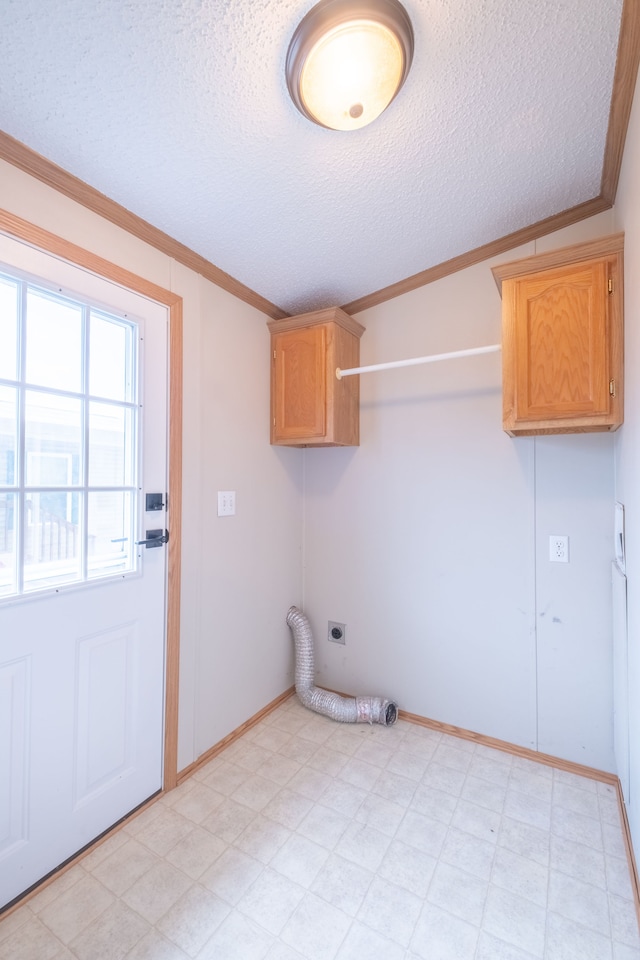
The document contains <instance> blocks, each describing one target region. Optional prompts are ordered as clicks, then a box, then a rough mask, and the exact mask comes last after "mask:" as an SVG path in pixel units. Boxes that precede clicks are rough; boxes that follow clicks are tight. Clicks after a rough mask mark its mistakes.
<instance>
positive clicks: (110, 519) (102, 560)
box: [88, 492, 134, 577]
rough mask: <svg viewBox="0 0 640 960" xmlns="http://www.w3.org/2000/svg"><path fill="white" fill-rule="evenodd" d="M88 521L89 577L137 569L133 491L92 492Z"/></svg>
mask: <svg viewBox="0 0 640 960" xmlns="http://www.w3.org/2000/svg"><path fill="white" fill-rule="evenodd" d="M88 496H89V524H88V566H89V577H100V576H102V577H104V576H108V575H109V574H110V573H121V572H122V571H124V570H132V569H133V566H134V564H133V558H134V547H133V519H134V517H133V499H132V494H131V493H124V492H113V493H90V494H88Z"/></svg>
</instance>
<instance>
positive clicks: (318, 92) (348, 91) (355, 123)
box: [286, 0, 413, 130]
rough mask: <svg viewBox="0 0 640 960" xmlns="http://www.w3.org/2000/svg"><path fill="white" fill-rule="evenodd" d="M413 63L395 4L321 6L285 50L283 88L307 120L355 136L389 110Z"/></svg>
mask: <svg viewBox="0 0 640 960" xmlns="http://www.w3.org/2000/svg"><path fill="white" fill-rule="evenodd" d="M412 57H413V29H412V27H411V21H410V20H409V17H408V15H407V12H406V10H405V9H404V7H403V6H402V4H401V3H399V2H398V0H321V2H320V3H318V4H316V6H315V7H313V8H312V9H311V10H310V11H309V13H308V14H307V15H306V16H305V17H304V18H303V19H302V20H301V21H300V23H299V24H298V27H297V29H296V31H295V33H294V35H293V37H292V39H291V43H290V44H289V50H288V52H287V64H286V75H287V86H288V88H289V93H290V94H291V98H292V100H293V102H294V103H295V105H296V107H297V108H298V110H300V112H301V113H303V114H304V115H305V116H306V117H308V118H309V120H313V122H314V123H318V124H320V125H321V126H323V127H329V128H330V129H331V130H357V129H358V128H359V127H365V126H366V125H367V124H368V123H371V121H372V120H375V118H376V117H378V116H380V114H381V113H382V111H383V110H385V109H386V108H387V107H388V106H389V104H390V103H391V101H392V100H393V98H394V97H395V96H396V94H397V93H398V91H399V90H400V87H401V86H402V84H403V83H404V81H405V79H406V76H407V74H408V72H409V67H410V66H411V59H412Z"/></svg>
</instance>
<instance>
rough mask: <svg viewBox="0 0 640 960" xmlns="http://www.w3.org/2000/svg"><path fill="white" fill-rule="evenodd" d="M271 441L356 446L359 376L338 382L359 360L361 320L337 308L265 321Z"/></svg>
mask: <svg viewBox="0 0 640 960" xmlns="http://www.w3.org/2000/svg"><path fill="white" fill-rule="evenodd" d="M268 326H269V329H270V331H271V443H273V444H282V445H286V446H300V447H324V446H333V447H336V446H357V445H358V444H359V442H360V429H359V423H360V385H359V377H358V376H353V377H345V379H344V380H338V379H337V377H336V368H337V367H340V368H341V369H343V370H346V369H348V368H349V367H357V366H358V365H359V363H360V337H361V336H362V334H363V333H364V327H363V326H362V324H360V323H358V321H357V320H354V319H353V317H350V316H348V314H346V313H344V311H343V310H340V308H339V307H331V308H329V309H327V310H315V311H313V312H312V313H305V314H301V315H300V316H297V317H286V318H285V319H284V320H271V321H270V322H269V324H268Z"/></svg>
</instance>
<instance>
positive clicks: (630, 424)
mask: <svg viewBox="0 0 640 960" xmlns="http://www.w3.org/2000/svg"><path fill="white" fill-rule="evenodd" d="M615 223H616V228H617V229H619V230H624V232H625V241H624V260H625V263H624V271H625V291H624V293H625V304H624V311H625V421H624V425H623V426H622V428H621V429H620V431H619V433H618V435H617V437H616V497H617V499H618V500H620V501H622V502H623V503H624V505H625V512H626V515H625V521H626V554H627V590H628V597H627V611H628V625H629V627H628V629H629V711H630V727H629V738H630V796H629V797H628V798H626V799H627V800H628V801H630V803H629V820H630V825H631V833H632V836H633V840H634V846H635V849H636V851H639V850H640V698H639V697H638V690H639V689H640V461H639V459H638V458H639V454H640V379H639V378H638V367H639V365H640V290H639V288H638V275H639V272H640V95H639V94H638V87H636V95H635V100H634V106H633V111H632V114H631V122H630V124H629V130H628V133H627V141H626V145H625V151H624V158H623V164H622V171H621V176H620V183H619V187H618V194H617V197H616V206H615Z"/></svg>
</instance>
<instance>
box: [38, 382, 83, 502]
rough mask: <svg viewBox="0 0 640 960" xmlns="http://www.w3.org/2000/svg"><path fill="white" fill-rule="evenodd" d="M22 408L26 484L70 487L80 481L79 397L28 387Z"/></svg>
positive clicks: (80, 437)
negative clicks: (23, 410) (59, 395)
mask: <svg viewBox="0 0 640 960" xmlns="http://www.w3.org/2000/svg"><path fill="white" fill-rule="evenodd" d="M25 408H26V409H25V458H26V462H25V475H26V480H25V482H26V484H27V486H29V487H54V486H55V487H69V486H75V485H76V484H78V483H80V482H81V480H82V434H81V429H80V427H81V402H80V400H72V399H71V398H69V397H58V396H54V395H52V394H49V393H38V392H36V391H35V390H28V391H27V393H26V403H25Z"/></svg>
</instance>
